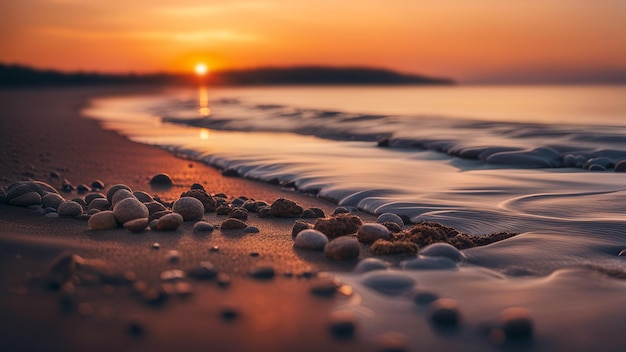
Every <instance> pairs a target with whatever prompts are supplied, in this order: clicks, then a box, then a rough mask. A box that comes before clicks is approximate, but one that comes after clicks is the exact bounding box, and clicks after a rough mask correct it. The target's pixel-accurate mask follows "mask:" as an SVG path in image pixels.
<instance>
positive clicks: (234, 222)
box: [220, 218, 248, 230]
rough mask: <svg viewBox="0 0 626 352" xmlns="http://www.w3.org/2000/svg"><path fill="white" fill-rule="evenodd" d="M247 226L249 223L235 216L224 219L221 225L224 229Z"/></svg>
mask: <svg viewBox="0 0 626 352" xmlns="http://www.w3.org/2000/svg"><path fill="white" fill-rule="evenodd" d="M246 227H248V225H246V223H245V222H243V221H241V220H238V219H233V218H230V219H226V220H224V222H222V225H221V226H220V228H221V229H222V230H236V229H245V228H246Z"/></svg>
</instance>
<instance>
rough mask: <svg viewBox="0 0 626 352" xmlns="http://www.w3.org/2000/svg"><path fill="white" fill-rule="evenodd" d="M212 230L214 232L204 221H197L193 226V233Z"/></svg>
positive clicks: (211, 226)
mask: <svg viewBox="0 0 626 352" xmlns="http://www.w3.org/2000/svg"><path fill="white" fill-rule="evenodd" d="M213 230H215V228H214V227H213V225H211V224H210V223H208V222H206V221H198V222H197V223H195V224H193V231H194V232H213Z"/></svg>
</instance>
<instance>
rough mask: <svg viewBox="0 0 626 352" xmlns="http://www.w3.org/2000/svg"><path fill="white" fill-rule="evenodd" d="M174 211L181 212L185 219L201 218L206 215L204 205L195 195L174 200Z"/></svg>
mask: <svg viewBox="0 0 626 352" xmlns="http://www.w3.org/2000/svg"><path fill="white" fill-rule="evenodd" d="M172 211H173V212H174V213H178V214H180V215H181V216H182V217H183V220H184V221H193V220H199V219H202V216H203V215H204V205H202V202H201V201H199V200H198V199H196V198H194V197H182V198H179V199H178V200H177V201H175V202H174V205H173V206H172Z"/></svg>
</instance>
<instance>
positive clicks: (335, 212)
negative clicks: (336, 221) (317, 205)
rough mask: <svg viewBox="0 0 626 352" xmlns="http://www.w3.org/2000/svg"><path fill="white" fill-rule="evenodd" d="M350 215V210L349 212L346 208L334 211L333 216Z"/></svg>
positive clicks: (338, 208)
mask: <svg viewBox="0 0 626 352" xmlns="http://www.w3.org/2000/svg"><path fill="white" fill-rule="evenodd" d="M349 213H350V210H348V208H345V207H337V208H335V210H334V211H333V215H339V214H349Z"/></svg>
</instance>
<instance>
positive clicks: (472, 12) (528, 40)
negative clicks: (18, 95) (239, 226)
mask: <svg viewBox="0 0 626 352" xmlns="http://www.w3.org/2000/svg"><path fill="white" fill-rule="evenodd" d="M623 33H626V2H624V1H619V0H603V1H599V2H593V3H590V2H587V1H583V0H571V1H565V0H546V1H542V2H502V1H497V0H471V1H463V2H459V1H452V0H442V1H438V2H423V1H409V0H388V1H379V0H361V1H358V2H357V1H342V2H337V1H330V0H319V1H316V2H315V3H300V2H292V1H286V0H267V1H265V0H258V1H255V0H234V1H232V0H231V1H206V0H183V1H178V2H176V4H172V2H171V1H166V0H152V1H148V0H134V1H125V2H121V1H117V0H114V1H108V2H90V1H81V0H22V1H19V2H17V1H15V2H2V3H0V44H2V47H3V49H2V51H0V62H5V63H18V64H24V65H29V66H33V67H36V68H44V69H55V70H62V71H79V70H82V71H90V72H92V71H97V72H105V73H106V72H110V73H122V72H137V73H149V72H161V71H167V72H189V71H191V70H193V67H194V65H195V64H196V63H198V62H205V63H206V64H207V65H208V66H209V69H210V70H223V69H241V68H254V67H267V66H274V67H283V66H289V67H292V66H303V65H307V66H310V65H315V66H332V67H346V66H350V67H353V66H364V67H377V68H385V69H390V70H394V71H398V72H403V73H411V74H423V75H428V76H436V77H449V78H452V79H455V80H458V81H460V82H461V83H587V82H589V83H598V82H607V83H611V82H626V38H625V37H624V35H623Z"/></svg>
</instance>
